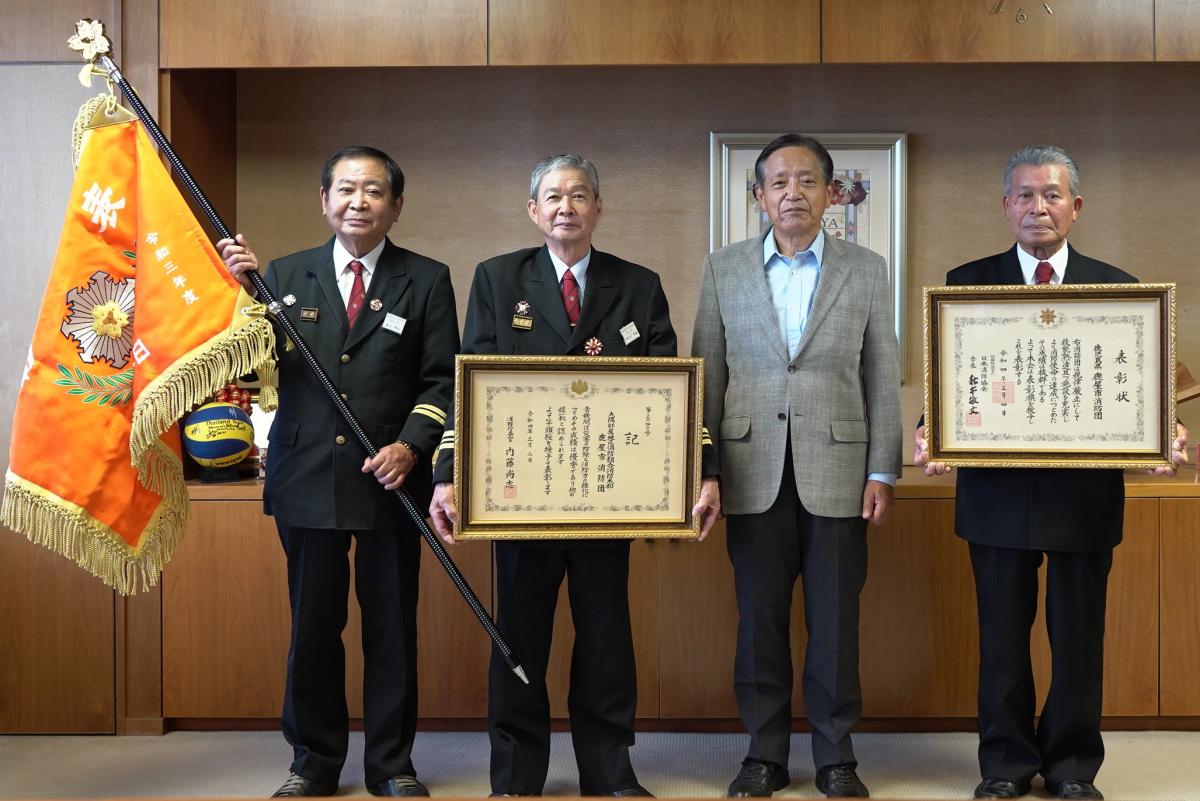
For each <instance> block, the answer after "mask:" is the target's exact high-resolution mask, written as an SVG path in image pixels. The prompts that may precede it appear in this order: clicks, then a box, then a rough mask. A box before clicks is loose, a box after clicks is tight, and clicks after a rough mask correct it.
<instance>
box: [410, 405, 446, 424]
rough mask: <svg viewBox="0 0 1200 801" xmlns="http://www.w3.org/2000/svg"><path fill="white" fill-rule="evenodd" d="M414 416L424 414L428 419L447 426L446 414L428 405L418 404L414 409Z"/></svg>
mask: <svg viewBox="0 0 1200 801" xmlns="http://www.w3.org/2000/svg"><path fill="white" fill-rule="evenodd" d="M413 414H423V415H425V416H426V417H429V418H432V419H433V420H436V421H437V422H438V423H440V424H441V425H446V413H445V412H443V411H442V410H441V409H439V408H438V407H436V406H431V405H430V404H428V403H418V404H417V405H416V406H414V407H413Z"/></svg>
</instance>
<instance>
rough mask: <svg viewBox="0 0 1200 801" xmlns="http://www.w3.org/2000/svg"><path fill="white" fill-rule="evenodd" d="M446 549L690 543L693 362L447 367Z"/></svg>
mask: <svg viewBox="0 0 1200 801" xmlns="http://www.w3.org/2000/svg"><path fill="white" fill-rule="evenodd" d="M454 372H455V375H454V389H455V399H456V402H455V412H454V420H455V423H454V428H455V432H456V435H455V460H454V488H455V496H456V498H457V499H458V514H459V520H458V523H457V525H456V526H455V532H454V535H455V537H456V538H459V539H464V540H471V539H569V538H584V537H587V538H597V537H599V538H631V537H684V538H686V537H695V536H697V534H698V532H699V520H698V519H695V518H693V516H692V507H693V506H694V505H695V503H696V499H697V497H698V495H699V490H700V453H701V443H700V437H701V419H702V415H703V408H704V398H703V392H704V389H703V388H704V367H703V360H701V359H689V358H651V357H588V356H458V357H456V359H455V371H454Z"/></svg>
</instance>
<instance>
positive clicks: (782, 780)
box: [725, 757, 791, 798]
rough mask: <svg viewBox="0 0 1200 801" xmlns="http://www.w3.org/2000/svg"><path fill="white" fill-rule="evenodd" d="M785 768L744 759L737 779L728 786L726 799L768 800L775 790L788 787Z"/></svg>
mask: <svg viewBox="0 0 1200 801" xmlns="http://www.w3.org/2000/svg"><path fill="white" fill-rule="evenodd" d="M790 781H791V777H789V776H788V772H787V768H785V767H783V766H782V765H776V764H775V763H774V762H764V761H763V760H761V759H751V758H750V757H746V758H745V759H743V760H742V769H741V770H739V771H738V775H737V778H735V779H734V780H733V782H732V783H731V784H730V785H729V790H728V791H727V792H726V793H725V797H726V798H770V797H771V794H772V793H774V792H775V791H776V790H782V789H783V788H784V787H787V786H788V782H790Z"/></svg>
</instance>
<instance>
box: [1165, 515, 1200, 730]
mask: <svg viewBox="0 0 1200 801" xmlns="http://www.w3.org/2000/svg"><path fill="white" fill-rule="evenodd" d="M1159 503H1160V509H1161V514H1162V560H1161V571H1162V572H1161V582H1162V583H1161V590H1160V593H1161V594H1160V600H1161V609H1160V620H1161V626H1162V634H1161V638H1160V644H1161V649H1160V651H1159V669H1160V670H1161V671H1162V674H1161V695H1160V698H1161V703H1162V707H1161V710H1160V712H1159V714H1162V715H1200V680H1198V679H1197V666H1198V665H1200V581H1197V576H1200V537H1198V536H1197V532H1200V500H1185V499H1175V498H1171V499H1165V498H1164V499H1163V500H1162V501H1160V502H1159Z"/></svg>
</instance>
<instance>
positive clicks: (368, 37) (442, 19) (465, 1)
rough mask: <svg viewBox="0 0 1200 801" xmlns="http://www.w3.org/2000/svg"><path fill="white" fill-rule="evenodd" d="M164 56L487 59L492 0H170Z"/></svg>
mask: <svg viewBox="0 0 1200 801" xmlns="http://www.w3.org/2000/svg"><path fill="white" fill-rule="evenodd" d="M160 9H161V10H160V14H161V19H162V23H161V28H160V31H161V39H160V42H161V48H162V53H161V61H160V66H161V67H163V68H164V69H177V68H180V67H367V66H370V67H407V66H463V65H469V64H484V63H485V61H486V46H487V43H486V28H487V6H486V2H485V0H405V2H402V3H397V2H394V0H363V2H360V3H356V4H355V5H354V7H353V9H349V8H347V7H345V6H341V5H338V4H336V3H327V2H324V0H210V1H209V2H206V3H196V2H192V1H191V0H162V3H161V6H160Z"/></svg>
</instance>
